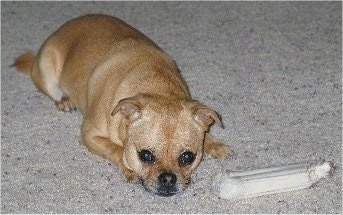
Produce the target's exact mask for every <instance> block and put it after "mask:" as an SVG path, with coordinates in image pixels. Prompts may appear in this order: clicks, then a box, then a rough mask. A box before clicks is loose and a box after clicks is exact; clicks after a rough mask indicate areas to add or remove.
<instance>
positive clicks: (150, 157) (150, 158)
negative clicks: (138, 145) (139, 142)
mask: <svg viewBox="0 0 343 215" xmlns="http://www.w3.org/2000/svg"><path fill="white" fill-rule="evenodd" d="M138 155H139V158H140V159H141V161H143V162H146V163H154V162H155V156H154V154H153V153H152V152H151V151H149V150H146V149H143V150H142V151H140V152H138Z"/></svg>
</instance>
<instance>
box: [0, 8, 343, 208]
mask: <svg viewBox="0 0 343 215" xmlns="http://www.w3.org/2000/svg"><path fill="white" fill-rule="evenodd" d="M341 12H342V3H341V2H264V3H263V2H243V3H242V2H63V3H62V2H55V3H54V2H1V54H2V55H1V213H340V212H342V204H341V203H342V196H341V194H342V193H341V191H342V171H341V169H342V164H341V161H342V112H341V111H342V91H341V90H342V61H341V59H342V15H341ZM87 13H106V14H110V15H113V16H117V17H120V18H121V19H123V20H125V21H126V22H128V23H129V24H131V25H133V26H134V27H136V28H138V29H140V30H141V31H143V32H144V33H145V34H146V35H148V36H149V37H150V38H152V39H153V40H154V41H155V42H156V43H157V44H159V45H160V46H161V47H162V48H163V49H165V50H166V51H167V52H168V53H169V54H170V55H171V56H172V57H173V58H174V59H175V60H176V62H177V63H178V65H179V67H180V69H181V70H182V75H183V77H184V78H185V80H186V81H187V83H188V85H189V88H190V90H191V92H192V94H193V97H194V98H196V99H199V100H201V101H203V102H204V103H206V104H208V105H210V106H212V107H214V109H216V110H217V111H218V112H219V113H220V114H221V115H222V118H223V121H224V124H225V126H226V127H225V129H224V130H222V129H220V128H218V127H216V126H215V127H213V129H212V131H211V132H212V133H213V134H214V135H215V136H217V137H219V138H221V139H223V140H224V141H225V142H227V143H228V144H229V145H230V146H231V148H232V149H233V150H234V152H235V156H234V158H233V159H231V160H210V159H204V161H203V162H202V163H201V165H200V166H199V168H198V169H197V171H196V172H195V173H194V175H193V180H192V185H191V186H190V187H189V188H188V189H187V190H186V191H185V192H184V193H182V194H180V195H175V196H172V197H170V198H165V197H158V196H153V195H151V194H149V193H147V192H146V191H145V190H144V189H143V188H142V187H141V186H140V185H137V184H129V183H126V182H125V181H124V179H123V177H122V176H121V174H120V173H119V172H118V171H117V168H116V167H114V166H111V165H109V164H108V163H107V162H106V161H104V160H103V159H101V158H99V157H96V156H94V155H92V154H90V153H89V152H88V151H87V150H86V149H85V147H84V146H82V145H81V144H80V124H81V120H82V119H81V114H80V113H79V112H77V113H72V114H70V113H62V112H58V111H56V109H55V107H54V104H53V102H52V101H50V100H49V99H48V98H47V97H45V96H43V95H42V94H41V93H39V92H38V91H37V90H36V89H35V87H34V86H33V84H32V83H31V81H30V79H29V78H28V77H26V76H24V75H22V74H20V73H17V72H16V71H15V70H14V69H13V68H9V67H8V66H9V65H10V64H11V63H12V60H13V59H14V58H15V57H16V56H18V55H19V54H21V53H22V52H23V51H25V50H34V51H37V49H38V48H39V46H40V45H41V43H42V42H43V41H44V39H45V38H46V37H47V36H48V35H50V34H51V33H52V32H53V31H54V30H55V29H56V28H57V27H58V26H60V25H61V24H63V23H64V22H66V21H67V20H70V19H71V18H74V17H76V16H79V15H83V14H87ZM321 160H331V161H333V162H334V163H335V165H336V166H337V171H336V174H335V175H334V176H333V177H332V178H327V179H324V180H321V181H320V182H319V183H318V184H317V185H316V186H315V187H314V188H312V189H307V190H302V191H296V192H289V193H283V194H277V195H270V196H264V197H259V198H254V199H247V200H242V201H228V200H222V199H219V198H218V196H216V195H215V194H214V193H213V192H212V191H211V183H212V179H211V177H212V176H213V175H214V174H216V173H218V172H220V171H222V170H225V169H231V170H237V169H249V168H255V167H265V166H271V165H283V164H289V163H294V162H319V161H321Z"/></svg>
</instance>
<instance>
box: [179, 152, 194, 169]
mask: <svg viewBox="0 0 343 215" xmlns="http://www.w3.org/2000/svg"><path fill="white" fill-rule="evenodd" d="M194 160H195V154H194V153H193V152H190V151H185V152H183V153H182V154H181V155H180V158H179V164H180V166H185V165H189V164H191V163H193V161H194Z"/></svg>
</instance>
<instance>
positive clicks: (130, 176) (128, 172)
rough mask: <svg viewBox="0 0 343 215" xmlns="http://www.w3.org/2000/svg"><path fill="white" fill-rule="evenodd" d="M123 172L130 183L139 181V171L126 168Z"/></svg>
mask: <svg viewBox="0 0 343 215" xmlns="http://www.w3.org/2000/svg"><path fill="white" fill-rule="evenodd" d="M123 174H124V177H125V179H126V180H127V181H128V182H130V183H136V182H138V175H137V173H135V172H134V171H132V170H129V169H125V170H124V171H123Z"/></svg>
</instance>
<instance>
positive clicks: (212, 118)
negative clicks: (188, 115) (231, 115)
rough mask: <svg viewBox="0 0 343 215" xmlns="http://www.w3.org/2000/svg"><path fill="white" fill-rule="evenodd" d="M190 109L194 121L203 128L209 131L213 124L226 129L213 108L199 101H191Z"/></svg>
mask: <svg viewBox="0 0 343 215" xmlns="http://www.w3.org/2000/svg"><path fill="white" fill-rule="evenodd" d="M189 107H190V109H191V111H192V116H193V119H194V120H195V121H196V122H197V123H198V124H200V125H201V126H203V127H205V128H206V129H208V128H209V127H210V126H211V125H212V124H213V123H217V124H218V125H219V126H220V127H221V128H224V126H223V123H222V121H221V119H220V116H219V114H218V113H217V112H215V111H214V110H212V109H211V108H209V107H207V106H205V105H203V104H201V103H200V102H198V101H191V102H190V104H189Z"/></svg>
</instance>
